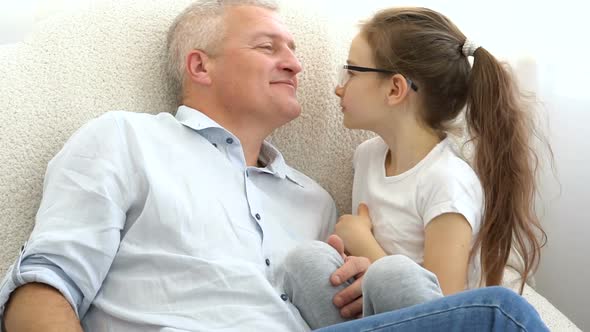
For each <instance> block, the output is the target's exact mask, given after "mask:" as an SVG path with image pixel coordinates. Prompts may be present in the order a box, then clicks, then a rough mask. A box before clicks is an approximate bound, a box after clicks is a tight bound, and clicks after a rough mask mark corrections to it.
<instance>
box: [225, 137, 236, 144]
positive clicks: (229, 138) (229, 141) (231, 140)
mask: <svg viewBox="0 0 590 332" xmlns="http://www.w3.org/2000/svg"><path fill="white" fill-rule="evenodd" d="M225 141H226V142H227V144H233V143H234V139H233V138H231V137H228V139H226V140H225Z"/></svg>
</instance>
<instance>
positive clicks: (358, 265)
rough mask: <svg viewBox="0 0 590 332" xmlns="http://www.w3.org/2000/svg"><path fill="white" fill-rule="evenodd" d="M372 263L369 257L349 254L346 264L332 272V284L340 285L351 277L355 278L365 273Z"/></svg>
mask: <svg viewBox="0 0 590 332" xmlns="http://www.w3.org/2000/svg"><path fill="white" fill-rule="evenodd" d="M370 264H371V263H370V262H369V259H368V258H366V257H355V256H348V257H347V258H346V259H345V262H344V264H342V266H341V267H339V268H338V269H337V270H336V271H335V272H334V273H332V276H331V277H330V281H331V282H332V285H334V286H338V285H340V284H341V283H343V282H344V281H346V280H348V279H350V278H355V277H357V276H358V275H360V274H363V273H365V271H367V269H368V268H369V265H370Z"/></svg>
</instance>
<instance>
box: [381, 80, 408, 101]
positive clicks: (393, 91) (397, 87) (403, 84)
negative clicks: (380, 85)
mask: <svg viewBox="0 0 590 332" xmlns="http://www.w3.org/2000/svg"><path fill="white" fill-rule="evenodd" d="M385 84H387V88H388V94H387V103H388V104H389V106H393V105H398V104H399V103H401V102H402V101H404V99H405V98H406V95H407V94H408V93H409V90H410V85H409V84H408V80H406V78H405V77H404V76H403V75H401V74H395V75H393V76H391V77H390V78H389V80H388V81H387V82H386V83H385Z"/></svg>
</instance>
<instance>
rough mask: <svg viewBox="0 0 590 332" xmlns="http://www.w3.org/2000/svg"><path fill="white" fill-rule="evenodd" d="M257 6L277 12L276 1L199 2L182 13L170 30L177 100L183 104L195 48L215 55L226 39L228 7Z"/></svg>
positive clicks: (170, 71)
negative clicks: (188, 58) (188, 60)
mask: <svg viewBox="0 0 590 332" xmlns="http://www.w3.org/2000/svg"><path fill="white" fill-rule="evenodd" d="M233 6H255V7H261V8H266V9H269V10H272V11H277V10H278V5H277V3H276V2H275V1H273V0H200V1H197V2H195V3H193V4H191V5H190V6H188V7H187V8H186V9H185V10H184V11H182V12H181V13H180V14H179V15H178V16H177V17H176V19H175V20H174V22H173V23H172V25H171V26H170V29H169V30H168V40H167V56H168V59H167V61H168V63H167V71H168V74H169V77H170V79H171V83H172V87H173V89H174V91H176V95H177V100H178V102H179V103H180V102H181V101H182V98H183V96H182V86H183V82H184V78H185V72H186V56H187V54H188V53H189V52H190V51H191V50H194V49H199V50H202V51H203V52H206V53H208V54H211V55H214V54H215V53H216V52H217V51H218V47H219V46H220V44H221V43H222V41H223V39H224V37H225V30H226V27H225V24H224V20H223V15H224V13H225V10H226V9H227V8H228V7H233Z"/></svg>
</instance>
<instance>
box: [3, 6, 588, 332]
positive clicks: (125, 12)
mask: <svg viewBox="0 0 590 332" xmlns="http://www.w3.org/2000/svg"><path fill="white" fill-rule="evenodd" d="M189 2H190V0H152V1H144V0H106V1H101V2H93V3H91V4H89V5H87V6H82V7H83V9H82V10H77V11H75V12H71V13H64V14H60V15H56V16H52V17H50V18H48V19H46V20H45V21H43V22H40V23H39V24H38V25H37V26H36V27H35V30H34V32H33V34H32V35H31V36H30V37H29V38H27V39H26V40H25V41H24V42H22V43H19V44H16V45H8V46H0V143H1V144H0V211H1V212H0V243H1V245H0V275H2V276H3V275H4V273H5V272H6V270H7V268H8V266H9V265H10V264H11V263H12V262H13V261H14V259H15V258H16V256H17V254H18V251H19V248H20V247H21V244H22V243H23V242H24V241H25V240H26V238H27V237H28V234H29V233H30V231H31V229H32V227H33V223H34V217H35V212H36V210H37V207H38V205H39V201H40V197H41V194H42V181H43V177H44V173H45V168H46V165H47V162H48V161H49V160H50V159H51V158H52V156H53V155H54V154H55V153H57V151H58V150H59V149H60V148H61V146H62V145H63V143H64V142H65V141H66V140H67V139H68V137H69V136H70V135H71V134H72V133H73V132H74V131H75V130H76V129H77V128H79V127H80V126H81V125H82V124H83V123H85V122H87V121H88V120H90V119H92V118H94V117H96V116H98V115H100V114H102V113H104V112H107V111H110V110H127V111H133V112H149V113H159V112H172V111H174V109H175V106H174V105H175V104H174V100H173V97H172V96H173V93H172V92H171V91H170V88H169V86H167V85H166V83H165V79H164V72H163V67H162V64H163V62H164V45H165V33H166V30H167V27H168V25H169V24H170V22H171V20H172V19H173V18H174V16H175V15H176V14H177V13H178V12H179V11H180V10H182V8H184V7H185V6H186V5H187V4H188V3H189ZM282 12H283V15H284V16H285V20H286V22H287V24H288V25H289V26H290V28H291V31H292V32H293V34H294V36H295V38H296V41H297V44H298V54H299V56H300V59H301V61H302V63H303V65H304V68H305V69H304V72H303V74H302V75H301V77H300V82H301V84H300V86H301V89H300V91H299V99H300V101H301V103H302V106H303V114H302V115H301V117H300V118H299V119H297V120H295V121H293V122H292V123H291V124H289V125H288V126H287V127H284V128H282V129H280V130H278V131H277V132H276V133H275V134H274V135H273V137H272V138H271V139H272V141H273V143H274V144H276V145H277V146H278V147H279V148H281V150H282V151H283V153H284V155H285V158H286V159H287V161H288V162H290V163H291V164H292V165H294V166H295V167H296V168H298V169H299V170H301V171H303V172H304V173H306V174H308V175H310V176H311V177H312V178H314V179H316V180H317V181H318V182H319V183H321V184H322V185H323V186H324V187H325V188H326V189H327V190H328V191H329V192H330V193H331V194H332V195H333V197H334V199H335V200H336V202H337V206H338V208H339V211H341V212H342V213H344V212H349V211H350V201H351V200H350V192H351V179H352V170H351V155H352V152H353V150H354V148H355V147H356V145H357V144H358V143H359V142H361V141H362V140H364V139H366V138H367V137H369V136H368V134H367V133H363V132H351V131H348V130H345V129H344V128H343V127H342V126H341V118H340V112H339V108H338V102H337V100H336V97H335V96H334V94H333V85H334V82H335V75H336V73H335V70H334V68H335V67H336V65H337V64H341V63H342V62H343V61H344V60H345V59H346V53H347V51H348V42H349V40H350V37H351V36H352V35H351V33H352V31H353V30H352V23H353V22H351V24H350V26H343V25H342V24H335V23H334V22H335V21H334V20H332V19H330V18H327V17H324V16H322V14H321V13H320V12H318V11H316V10H313V9H311V8H309V7H307V8H304V7H303V6H302V5H298V4H296V2H295V1H288V0H284V1H283V11H282ZM171 144H173V143H171ZM508 284H509V283H508ZM524 295H525V297H526V298H527V299H528V300H529V301H530V302H531V303H532V304H533V305H534V306H535V307H536V308H537V309H538V311H539V312H540V314H541V316H542V317H543V319H544V320H545V321H546V323H547V324H548V325H549V327H550V328H551V329H552V330H554V331H579V329H578V328H577V327H576V326H575V325H574V324H573V323H572V322H571V321H569V320H568V319H567V318H566V317H565V316H564V315H563V314H561V313H560V312H559V310H558V309H556V308H555V307H553V306H552V305H551V304H550V303H549V302H548V301H547V300H546V299H545V298H543V297H542V296H541V295H539V294H538V293H536V292H535V291H534V290H533V289H532V288H531V287H528V286H527V287H526V289H525V293H524Z"/></svg>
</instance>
